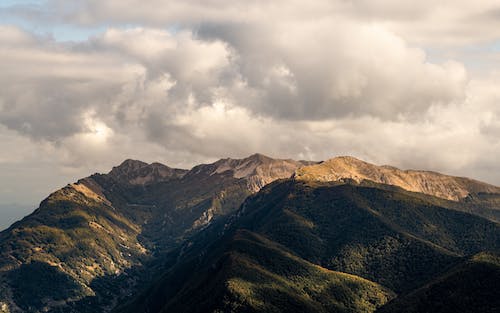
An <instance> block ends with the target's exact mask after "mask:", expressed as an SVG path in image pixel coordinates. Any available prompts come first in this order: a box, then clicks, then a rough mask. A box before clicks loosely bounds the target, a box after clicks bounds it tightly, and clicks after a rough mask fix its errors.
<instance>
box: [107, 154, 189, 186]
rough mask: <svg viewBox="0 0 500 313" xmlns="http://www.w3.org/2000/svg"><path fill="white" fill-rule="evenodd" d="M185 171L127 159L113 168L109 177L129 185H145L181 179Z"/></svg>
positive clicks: (155, 163)
mask: <svg viewBox="0 0 500 313" xmlns="http://www.w3.org/2000/svg"><path fill="white" fill-rule="evenodd" d="M186 172H187V170H183V169H175V168H171V167H168V166H166V165H164V164H161V163H158V162H154V163H151V164H148V163H146V162H142V161H138V160H132V159H127V160H125V161H123V162H122V163H121V164H120V165H118V166H115V167H113V169H112V170H111V171H110V172H109V173H108V175H109V176H111V177H113V178H115V179H117V180H119V181H122V182H126V183H128V184H131V185H145V184H148V183H152V182H160V181H166V180H170V179H176V178H181V177H182V176H183V175H184V174H185V173H186Z"/></svg>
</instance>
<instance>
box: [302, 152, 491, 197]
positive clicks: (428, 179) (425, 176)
mask: <svg viewBox="0 0 500 313" xmlns="http://www.w3.org/2000/svg"><path fill="white" fill-rule="evenodd" d="M295 179H297V180H308V181H322V182H326V181H342V180H346V179H350V180H354V181H356V182H358V183H359V182H361V181H363V180H369V181H373V182H376V183H381V184H387V185H394V186H398V187H400V188H403V189H405V190H408V191H413V192H420V193H424V194H428V195H432V196H436V197H439V198H443V199H447V200H453V201H458V200H461V199H463V198H466V197H467V196H468V195H469V194H472V193H495V194H499V193H500V188H499V187H496V186H493V185H489V184H486V183H482V182H479V181H476V180H473V179H469V178H464V177H454V176H448V175H444V174H440V173H435V172H429V171H415V170H400V169H398V168H395V167H392V166H377V165H373V164H370V163H367V162H364V161H361V160H358V159H356V158H353V157H337V158H333V159H330V160H327V161H325V162H322V163H319V164H315V165H311V166H304V167H302V168H299V169H298V170H297V171H296V173H295Z"/></svg>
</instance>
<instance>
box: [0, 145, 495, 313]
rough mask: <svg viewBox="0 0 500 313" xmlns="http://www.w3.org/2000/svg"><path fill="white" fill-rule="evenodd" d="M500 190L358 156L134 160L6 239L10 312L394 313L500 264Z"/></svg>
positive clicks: (66, 195) (64, 195) (48, 202)
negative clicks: (443, 285)
mask: <svg viewBox="0 0 500 313" xmlns="http://www.w3.org/2000/svg"><path fill="white" fill-rule="evenodd" d="M498 191H499V188H498V187H495V186H491V185H488V184H485V183H481V182H478V181H475V180H472V179H467V178H457V177H451V176H446V175H443V174H438V173H432V172H423V171H402V170H398V169H396V168H393V167H388V166H375V165H371V164H369V163H365V162H363V161H360V160H356V159H354V158H352V157H340V158H334V159H332V160H328V161H325V162H320V163H318V162H306V161H294V160H282V159H272V158H269V157H267V156H264V155H261V154H254V155H252V156H249V157H247V158H244V159H221V160H219V161H216V162H214V163H211V164H200V165H197V166H195V167H193V168H192V169H190V170H184V169H174V168H170V167H168V166H166V165H162V164H159V163H152V164H147V163H144V162H141V161H136V160H126V161H124V162H123V163H122V164H120V165H119V166H116V167H114V168H113V169H112V170H111V171H110V172H109V173H107V174H94V175H91V176H89V177H86V178H83V179H81V180H79V181H78V182H76V183H73V184H69V185H68V186H66V187H64V188H62V189H60V190H58V191H55V192H54V193H53V194H51V195H50V196H49V197H48V198H47V199H45V200H44V201H42V203H41V204H40V207H39V208H38V209H36V210H35V211H34V212H33V213H32V214H30V215H29V216H27V217H25V218H24V219H22V220H21V221H19V222H16V223H15V224H13V225H12V226H11V227H10V228H9V229H7V230H5V231H3V232H1V233H0V312H2V313H3V312H109V311H115V312H148V313H154V312H263V311H265V312H285V311H287V312H331V311H335V312H337V311H338V312H374V311H375V310H377V309H379V310H386V309H387V310H389V309H390V308H392V307H394V308H397V306H396V305H397V303H399V302H398V301H411V303H417V302H418V301H417V300H412V299H414V298H411V299H410V298H406V296H407V295H411V294H412V293H417V292H418V290H421V288H425V286H431V285H432V284H433V283H435V282H439V281H440V279H441V277H448V276H446V275H448V273H453V271H454V270H455V269H457V268H460V266H462V265H463V264H468V263H466V262H468V260H471V258H474V255H495V253H498V251H499V250H500V230H499V227H500V226H499V225H500V224H499V223H498V218H499V215H498V213H499V212H500V193H499V192H498ZM464 277H465V278H467V277H469V276H464ZM467 279H468V278H467ZM464 283H467V282H466V281H464ZM458 290H459V293H460V294H462V293H463V292H465V290H461V289H458ZM477 297H479V298H475V299H474V301H475V302H482V301H483V299H482V298H481V296H480V293H478V296H477ZM405 299H410V300H405ZM418 299H423V297H421V296H419V297H418ZM419 301H420V300H419ZM422 301H424V300H422ZM401 303H403V302H401ZM405 303H406V302H405ZM425 303H427V302H425ZM429 303H431V302H429ZM432 303H433V302H432ZM432 303H431V304H429V305H432ZM391 312H393V311H391Z"/></svg>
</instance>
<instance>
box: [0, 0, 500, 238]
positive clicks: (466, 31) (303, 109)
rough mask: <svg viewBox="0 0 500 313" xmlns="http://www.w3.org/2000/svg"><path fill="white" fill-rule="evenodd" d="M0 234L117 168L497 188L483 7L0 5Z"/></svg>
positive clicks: (50, 1) (493, 29) (488, 6)
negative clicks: (355, 168)
mask: <svg viewBox="0 0 500 313" xmlns="http://www.w3.org/2000/svg"><path fill="white" fill-rule="evenodd" d="M0 69H1V70H0V147H1V149H0V173H1V174H0V229H1V228H3V227H6V226H8V225H9V224H10V223H11V222H13V221H14V220H16V219H19V218H21V217H22V216H24V215H26V214H28V213H29V212H31V211H33V210H34V209H35V208H36V207H37V205H38V203H39V202H40V201H41V200H43V199H44V198H45V197H46V196H47V195H48V194H49V193H50V192H52V191H54V190H57V189H58V188H61V187H62V186H64V185H66V184H67V183H71V182H73V181H76V180H77V179H78V178H81V177H85V176H88V175H90V174H92V173H95V172H108V171H109V170H110V169H111V168H112V167H113V166H115V165H118V164H120V163H121V162H122V161H123V160H125V159H127V158H133V159H140V160H143V161H147V162H153V161H159V162H162V163H164V164H166V165H169V166H171V167H181V168H190V167H192V166H193V165H195V164H199V163H206V162H212V161H215V160H217V159H219V158H223V157H233V158H239V157H245V156H248V155H250V154H253V153H255V152H260V153H264V154H267V155H269V156H272V157H280V158H294V159H306V160H324V159H328V158H332V157H335V156H339V155H352V156H355V157H357V158H360V159H363V160H365V161H369V162H372V163H375V164H390V165H394V166H398V167H400V168H405V169H407V168H412V169H426V170H435V171H439V172H444V173H447V174H452V175H459V176H468V177H473V178H476V179H479V180H483V181H486V182H489V183H493V184H497V185H500V162H498V156H499V155H500V88H498V86H500V72H499V69H500V3H499V2H498V1H497V0H477V1H468V0H467V1H466V0H453V1H452V0H443V1H439V3H436V1H431V0H421V1H401V0H315V1H312V2H307V1H297V0H275V1H268V0H266V1H263V0H232V1H222V0H182V1H179V0H176V1H170V0H161V1H160V0H150V1H138V0H108V1H96V0H86V1H85V0H74V1H65V0H47V1H44V0H38V1H35V0H23V1H19V0H18V1H15V0H2V1H1V2H0Z"/></svg>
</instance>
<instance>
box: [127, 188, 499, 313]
mask: <svg viewBox="0 0 500 313" xmlns="http://www.w3.org/2000/svg"><path fill="white" fill-rule="evenodd" d="M435 202H436V199H435V198H433V197H430V196H422V195H416V194H413V193H410V192H406V191H403V190H387V188H385V186H380V188H377V187H376V186H375V185H371V186H370V187H367V186H360V185H357V184H351V183H340V184H339V183H318V182H312V183H311V182H303V181H296V180H284V181H277V182H274V183H272V184H270V185H268V186H266V187H265V188H263V189H262V190H261V191H260V192H259V193H257V194H256V195H254V196H250V197H249V198H248V199H247V200H246V201H245V203H244V204H243V205H242V207H241V209H240V210H239V212H238V213H237V214H236V215H234V216H233V217H232V218H229V219H228V221H226V222H225V223H224V224H225V225H224V226H221V225H217V224H214V225H212V227H210V228H208V229H207V230H206V233H205V234H199V235H198V236H197V237H194V238H192V239H191V240H192V242H191V243H190V244H188V245H186V246H185V247H184V248H183V251H182V254H181V256H180V257H179V259H178V260H177V263H176V264H175V265H174V266H173V267H171V268H170V269H169V270H167V271H166V274H165V275H164V276H163V277H162V278H161V279H159V280H158V281H157V282H155V283H154V284H153V285H152V286H151V287H150V288H149V289H147V290H146V291H144V292H143V293H141V294H140V296H138V297H137V298H136V299H135V300H134V301H133V302H131V303H130V304H129V305H127V306H124V307H120V308H119V310H118V311H117V312H202V311H203V312H373V311H374V310H375V309H376V308H377V307H379V306H381V305H382V304H383V303H384V302H385V301H387V300H388V299H390V298H391V297H392V296H393V295H396V294H405V293H408V292H410V291H411V290H414V289H415V288H418V287H420V286H422V285H424V284H426V283H428V282H429V281H432V280H433V279H435V278H436V277H439V276H440V275H443V274H444V273H445V272H446V271H448V270H450V269H452V268H454V267H455V266H457V264H460V263H461V262H463V259H464V258H465V257H466V256H468V255H471V254H474V253H478V252H479V251H483V250H490V251H498V250H499V249H500V240H499V239H500V226H499V225H498V224H497V223H495V222H492V221H489V220H487V219H484V218H481V217H477V216H474V215H471V214H468V213H463V212H459V211H455V210H451V209H449V208H446V207H441V206H437V205H436V204H435ZM438 202H439V201H438ZM207 233H211V235H207ZM199 236H202V238H198V237H199ZM210 238H211V241H210ZM200 243H201V244H200ZM306 265H307V266H306ZM305 267H307V268H310V269H309V270H305V269H304V268H305ZM312 269H315V270H316V269H317V270H318V271H319V273H329V275H328V276H331V275H333V276H331V277H326V276H321V275H320V276H318V275H317V274H316V273H317V272H314V271H313V270H312ZM340 273H345V274H349V275H348V276H342V275H345V274H340ZM339 275H340V276H339ZM334 277H336V278H334ZM339 277H344V278H345V279H347V278H348V277H350V278H351V279H353V280H355V281H357V282H359V283H362V284H361V285H358V286H357V287H355V288H354V289H350V288H348V287H347V286H353V284H352V282H351V283H347V282H346V281H345V280H340V281H339V280H338V279H339ZM361 278H363V279H364V280H360V279H361ZM332 280H333V282H335V283H332ZM342 281H343V283H342ZM324 284H327V285H328V287H325V285H324ZM329 284H333V285H335V286H336V287H335V288H333V286H331V285H329ZM311 286H312V287H311ZM382 286H383V287H382ZM318 289H319V290H328V292H326V293H323V292H322V293H321V294H318V293H317V290H318ZM353 290H357V291H360V293H357V292H353ZM369 290H371V292H372V293H370V292H368V291H369ZM336 297H337V298H336ZM189 299H196V300H195V301H191V300H189ZM305 299H307V300H308V301H309V300H310V301H311V302H307V301H306V300H305ZM329 301H331V302H329ZM196 304H198V305H196Z"/></svg>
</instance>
